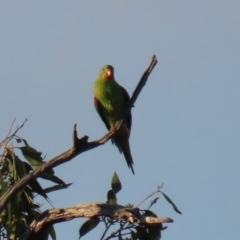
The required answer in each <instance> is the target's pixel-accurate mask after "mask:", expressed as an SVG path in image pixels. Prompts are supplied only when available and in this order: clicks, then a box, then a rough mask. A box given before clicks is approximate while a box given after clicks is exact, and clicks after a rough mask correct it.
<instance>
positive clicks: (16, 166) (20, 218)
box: [0, 133, 66, 240]
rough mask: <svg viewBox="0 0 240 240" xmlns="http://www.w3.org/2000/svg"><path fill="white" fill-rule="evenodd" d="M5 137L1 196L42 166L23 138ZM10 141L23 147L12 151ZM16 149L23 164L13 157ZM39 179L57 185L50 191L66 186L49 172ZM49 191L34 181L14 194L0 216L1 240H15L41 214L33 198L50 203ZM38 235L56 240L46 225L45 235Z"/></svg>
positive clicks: (0, 169)
mask: <svg viewBox="0 0 240 240" xmlns="http://www.w3.org/2000/svg"><path fill="white" fill-rule="evenodd" d="M7 138H8V141H6V138H5V141H2V142H1V145H0V147H1V148H2V149H1V150H2V152H3V153H2V154H1V155H0V186H1V188H0V197H2V196H3V195H4V194H5V193H6V192H8V191H9V190H10V189H11V188H12V187H13V186H14V184H15V183H16V182H18V181H19V180H20V179H21V178H23V177H24V176H25V175H27V174H29V173H31V172H32V171H33V170H34V169H36V168H37V167H39V166H40V165H42V164H43V163H44V161H43V158H42V153H41V152H39V151H37V150H36V149H34V148H32V147H31V146H29V144H28V143H27V141H26V140H25V139H21V138H19V137H17V136H16V135H15V133H14V135H10V136H7ZM13 139H16V140H17V142H18V143H23V144H24V146H21V147H16V148H14V147H13V145H12V144H10V143H9V140H13ZM15 149H19V150H20V151H21V153H22V155H23V157H24V159H25V161H23V160H21V159H20V158H19V157H18V156H17V155H16V154H15V151H14V150H15ZM41 178H43V179H46V180H48V181H52V182H54V183H57V185H55V186H53V187H51V188H50V191H54V190H58V189H61V188H63V186H65V187H66V184H65V183H64V181H62V180H61V179H60V178H58V177H57V176H55V174H54V171H53V170H52V169H51V170H50V171H48V172H44V173H43V174H42V175H41ZM50 191H49V188H48V189H47V191H45V189H43V188H42V186H41V184H40V183H39V181H38V180H37V179H34V180H33V181H31V182H30V183H29V184H28V185H26V186H25V187H24V188H23V189H22V190H21V191H19V192H18V193H17V194H15V195H13V196H12V197H11V200H10V202H9V203H8V204H7V206H6V208H5V209H4V210H3V211H2V212H1V214H0V239H9V240H15V239H18V238H19V237H20V236H21V235H22V234H23V233H24V232H25V231H26V229H27V228H28V227H29V225H30V224H31V222H32V221H33V220H34V219H36V218H37V217H38V216H39V215H40V214H41V210H40V207H41V205H40V204H38V203H35V197H36V196H37V195H40V196H42V197H43V198H44V199H46V200H47V201H48V202H49V203H50V199H49V198H48V196H47V193H46V192H50ZM50 204H51V203H50ZM41 235H42V237H41V239H43V240H44V239H48V236H51V237H52V239H53V240H55V239H56V234H55V231H54V228H53V226H48V227H47V228H46V229H45V233H41Z"/></svg>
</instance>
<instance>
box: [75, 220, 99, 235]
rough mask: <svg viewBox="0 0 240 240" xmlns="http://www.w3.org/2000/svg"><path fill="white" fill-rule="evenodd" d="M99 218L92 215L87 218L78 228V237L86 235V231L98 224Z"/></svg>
mask: <svg viewBox="0 0 240 240" xmlns="http://www.w3.org/2000/svg"><path fill="white" fill-rule="evenodd" d="M99 222H100V220H99V218H98V217H94V218H91V219H89V220H87V221H86V222H85V223H84V224H83V225H82V226H81V228H80V229H79V235H80V236H79V239H80V238H81V237H82V236H84V235H86V234H87V233H88V232H90V231H91V230H93V229H94V228H95V227H96V226H97V225H98V224H99Z"/></svg>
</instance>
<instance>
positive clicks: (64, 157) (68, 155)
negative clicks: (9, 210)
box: [0, 55, 157, 213]
mask: <svg viewBox="0 0 240 240" xmlns="http://www.w3.org/2000/svg"><path fill="white" fill-rule="evenodd" d="M156 64H157V58H156V56H155V55H154V56H153V57H152V60H151V62H150V64H149V66H148V68H147V70H146V71H145V72H144V73H143V76H142V78H141V79H140V82H139V84H138V85H137V87H136V89H135V91H134V93H133V95H132V97H131V99H130V101H129V104H128V105H127V107H126V110H125V112H124V115H123V119H122V120H121V121H119V123H118V128H119V127H120V126H121V124H122V123H123V121H124V118H125V116H126V115H127V113H128V112H129V111H130V109H131V108H132V106H133V104H134V103H135V101H136V99H137V97H138V95H139V93H140V92H141V90H142V88H143V86H144V85H145V84H146V81H147V79H148V76H149V75H150V73H151V72H152V70H153V68H154V66H155V65H156ZM118 128H117V129H118ZM113 134H114V132H112V131H110V132H108V133H107V134H106V135H104V136H103V137H102V138H100V139H98V140H95V141H92V142H88V136H83V137H82V138H78V136H77V130H76V124H75V125H74V129H73V146H72V148H70V149H69V150H67V151H65V152H64V153H62V154H60V155H58V156H56V157H54V158H52V159H51V160H49V161H48V162H46V163H44V164H42V165H41V166H40V167H38V168H37V169H35V170H34V171H32V172H31V173H29V174H28V175H26V176H25V177H23V178H22V179H20V180H19V181H18V182H16V183H15V184H14V185H13V186H12V187H11V188H10V189H9V190H8V191H7V192H6V193H5V194H4V195H3V196H2V197H1V198H0V213H1V212H2V211H3V209H4V208H5V207H6V205H7V204H8V203H9V201H10V200H11V196H13V195H15V194H16V193H18V192H19V191H20V190H22V189H23V188H24V187H25V186H26V185H28V184H29V183H30V182H31V181H33V180H34V179H36V178H38V177H39V176H40V175H41V174H42V173H43V172H45V171H46V170H48V169H51V168H54V167H56V166H58V165H60V164H63V163H65V162H68V161H70V160H71V159H73V158H74V157H76V156H77V155H79V154H81V153H82V152H85V151H88V150H91V149H93V148H96V147H98V146H100V145H102V144H104V143H105V142H106V141H108V140H109V139H110V138H111V137H112V135H113Z"/></svg>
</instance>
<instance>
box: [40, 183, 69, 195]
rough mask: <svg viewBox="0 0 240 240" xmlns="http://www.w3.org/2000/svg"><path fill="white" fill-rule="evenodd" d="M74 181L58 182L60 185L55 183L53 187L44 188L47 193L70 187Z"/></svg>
mask: <svg viewBox="0 0 240 240" xmlns="http://www.w3.org/2000/svg"><path fill="white" fill-rule="evenodd" d="M72 184H73V183H68V184H58V185H54V186H52V187H48V188H44V189H43V190H44V192H45V193H49V192H54V191H58V190H62V189H64V188H68V187H69V186H71V185H72Z"/></svg>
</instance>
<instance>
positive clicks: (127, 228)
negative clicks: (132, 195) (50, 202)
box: [79, 172, 181, 240]
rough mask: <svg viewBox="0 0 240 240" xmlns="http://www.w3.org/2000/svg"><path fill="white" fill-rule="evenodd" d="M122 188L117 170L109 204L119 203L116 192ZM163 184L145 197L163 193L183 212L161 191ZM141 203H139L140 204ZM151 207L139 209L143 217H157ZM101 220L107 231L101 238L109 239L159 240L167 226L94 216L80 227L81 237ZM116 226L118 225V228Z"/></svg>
mask: <svg viewBox="0 0 240 240" xmlns="http://www.w3.org/2000/svg"><path fill="white" fill-rule="evenodd" d="M121 189H122V184H121V182H120V179H119V177H118V175H117V173H116V172H115V173H114V174H113V177H112V181H111V189H110V190H109V191H108V193H107V203H108V204H117V197H116V194H117V193H118V192H119V191H120V190H121ZM161 189H162V186H159V187H158V189H157V191H156V192H154V193H152V194H150V195H149V196H148V197H146V198H145V199H144V201H146V200H147V199H148V198H149V197H151V196H153V195H154V194H156V193H162V194H163V196H164V198H165V199H166V200H167V201H168V202H169V203H170V204H171V205H172V206H173V209H174V210H175V211H176V212H177V213H179V214H181V212H180V211H179V210H178V208H177V206H176V205H175V204H174V203H173V201H172V200H171V199H170V198H169V197H168V196H167V195H166V194H165V193H163V192H162V191H161ZM158 199H159V197H157V198H155V199H153V200H151V202H150V206H149V208H150V207H152V206H153V205H154V204H156V203H157V200H158ZM144 201H142V202H141V203H140V204H142V203H143V202H144ZM140 204H139V205H140ZM139 205H138V206H139ZM126 207H128V208H134V206H133V204H126ZM149 208H148V209H147V210H141V211H139V213H140V215H141V217H142V218H147V217H154V218H157V215H156V214H155V213H154V212H152V211H150V210H149ZM100 222H103V223H104V224H105V231H104V233H103V235H102V237H101V238H100V239H101V240H103V239H104V240H108V239H111V238H118V239H119V240H123V237H125V238H124V239H125V240H159V239H161V231H162V230H165V229H166V228H167V227H166V226H165V227H164V226H163V224H162V223H155V224H149V223H139V222H135V221H134V220H133V221H132V222H129V221H128V220H126V221H124V220H121V221H118V220H115V219H111V218H109V217H98V216H96V217H93V218H91V219H89V220H87V221H86V222H85V223H84V224H83V225H82V226H81V227H80V229H79V239H80V238H81V237H83V236H84V235H86V234H87V233H88V232H90V231H92V230H93V229H94V228H95V227H97V226H98V224H99V223H100ZM116 226H118V227H117V228H116ZM111 227H115V231H113V232H112V233H111V234H110V235H109V236H108V237H106V234H107V232H108V230H109V229H110V228H111Z"/></svg>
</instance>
